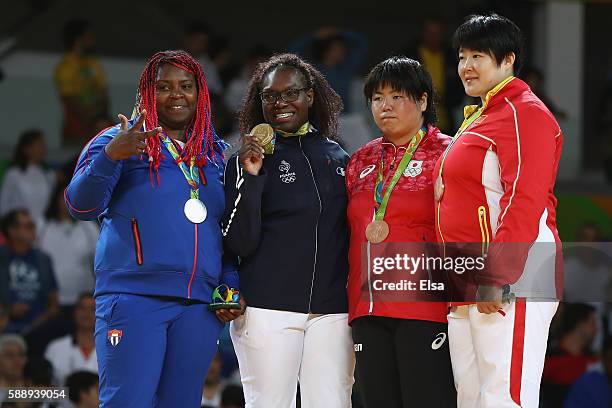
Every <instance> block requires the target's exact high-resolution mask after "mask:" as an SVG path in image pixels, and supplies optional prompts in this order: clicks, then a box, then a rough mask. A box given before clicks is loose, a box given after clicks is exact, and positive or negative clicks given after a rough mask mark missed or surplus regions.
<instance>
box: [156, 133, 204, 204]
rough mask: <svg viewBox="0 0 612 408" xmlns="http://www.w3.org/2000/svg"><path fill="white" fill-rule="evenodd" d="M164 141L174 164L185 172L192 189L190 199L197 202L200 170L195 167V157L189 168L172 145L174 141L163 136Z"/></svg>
mask: <svg viewBox="0 0 612 408" xmlns="http://www.w3.org/2000/svg"><path fill="white" fill-rule="evenodd" d="M162 141H163V142H164V144H165V145H166V148H167V149H168V151H169V152H170V154H171V155H172V158H173V159H174V162H175V163H176V164H177V165H178V166H179V168H180V169H181V171H182V172H183V175H184V176H185V179H186V180H187V183H188V184H189V187H191V191H190V193H189V195H190V198H195V199H196V200H199V198H200V190H199V188H198V185H199V184H200V175H199V174H198V168H197V166H196V165H195V157H192V158H191V161H190V163H189V167H187V165H186V164H185V162H184V161H182V160H181V155H180V154H179V152H178V151H177V150H176V147H175V146H174V143H172V140H170V138H169V137H168V136H166V135H163V136H162Z"/></svg>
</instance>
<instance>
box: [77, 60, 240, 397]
mask: <svg viewBox="0 0 612 408" xmlns="http://www.w3.org/2000/svg"><path fill="white" fill-rule="evenodd" d="M135 113H136V114H137V115H138V117H137V118H135V119H133V120H131V121H128V119H127V118H126V117H124V116H123V115H119V118H120V120H121V124H120V125H117V126H114V127H111V128H109V129H106V130H105V131H103V132H101V133H100V134H99V135H97V136H96V137H95V138H93V139H92V140H91V141H90V142H89V143H88V144H87V145H86V146H85V148H84V149H83V151H82V153H81V155H80V157H79V161H78V164H77V167H76V170H75V173H74V176H73V178H72V181H71V182H70V185H69V186H68V188H67V189H66V194H65V198H66V204H67V205H68V208H69V209H70V212H71V214H72V215H73V216H74V217H76V218H79V219H82V220H92V219H95V218H98V219H99V220H100V222H101V231H100V238H99V240H98V244H97V249H96V258H95V272H96V291H95V296H96V331H95V337H96V352H97V356H98V365H99V372H100V406H101V407H121V408H127V407H153V406H156V407H199V403H200V398H201V390H202V384H203V383H204V378H205V376H206V372H207V368H208V365H209V364H210V362H211V360H212V357H213V355H214V353H215V351H216V342H217V336H218V334H219V331H220V330H221V327H222V322H221V321H220V320H222V321H228V320H231V319H232V318H234V317H237V316H238V315H239V314H240V313H241V311H240V310H237V311H235V312H229V311H227V310H225V311H222V312H218V313H217V315H215V314H214V313H212V312H210V311H208V310H207V304H208V303H209V302H210V300H211V293H212V291H213V290H214V288H215V287H216V286H218V285H219V284H220V283H226V284H227V285H228V286H230V287H234V288H236V287H237V286H238V279H237V274H236V271H235V263H234V262H231V259H229V258H227V259H226V258H225V257H224V256H223V247H222V240H221V229H220V225H219V221H220V218H221V216H222V215H223V210H224V206H225V198H224V192H223V182H222V176H223V170H224V169H223V160H222V150H223V146H224V144H223V142H221V141H220V139H219V138H218V137H217V135H216V134H215V132H214V129H213V127H212V124H211V113H210V102H209V97H208V90H207V87H206V82H205V80H204V75H203V72H202V68H201V67H200V65H199V64H198V63H197V62H196V61H195V60H194V59H193V58H192V57H191V56H190V55H189V54H187V53H185V52H183V51H165V52H160V53H157V54H155V55H153V57H151V59H150V60H149V62H148V63H147V65H146V66H145V69H144V70H143V73H142V75H141V78H140V83H139V87H138V94H137V104H136V107H135Z"/></svg>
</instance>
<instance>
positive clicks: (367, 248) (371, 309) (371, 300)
mask: <svg viewBox="0 0 612 408" xmlns="http://www.w3.org/2000/svg"><path fill="white" fill-rule="evenodd" d="M366 245H367V246H366V250H367V252H368V294H369V295H370V307H369V308H368V314H369V315H371V314H372V312H373V311H374V298H373V296H372V267H371V265H372V260H371V259H370V258H371V255H370V241H367V243H366Z"/></svg>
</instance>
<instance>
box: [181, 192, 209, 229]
mask: <svg viewBox="0 0 612 408" xmlns="http://www.w3.org/2000/svg"><path fill="white" fill-rule="evenodd" d="M184 211H185V216H186V217H187V219H188V220H189V221H191V222H193V223H194V224H201V223H202V222H204V220H205V219H206V215H207V211H206V206H205V205H204V203H203V202H202V201H200V200H198V199H197V198H190V199H189V200H187V202H185V208H184Z"/></svg>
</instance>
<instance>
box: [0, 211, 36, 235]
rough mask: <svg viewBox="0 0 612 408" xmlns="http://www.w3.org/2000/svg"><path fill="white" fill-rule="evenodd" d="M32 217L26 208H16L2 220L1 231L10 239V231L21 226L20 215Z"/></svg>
mask: <svg viewBox="0 0 612 408" xmlns="http://www.w3.org/2000/svg"><path fill="white" fill-rule="evenodd" d="M20 214H22V215H28V216H29V215H30V212H29V211H28V210H27V209H25V208H15V209H13V210H11V211H9V212H8V213H6V214H5V215H4V217H2V220H0V230H1V231H2V234H3V235H4V236H5V237H6V238H7V239H8V238H9V231H10V230H11V229H12V228H15V227H17V226H18V225H19V215H20Z"/></svg>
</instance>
